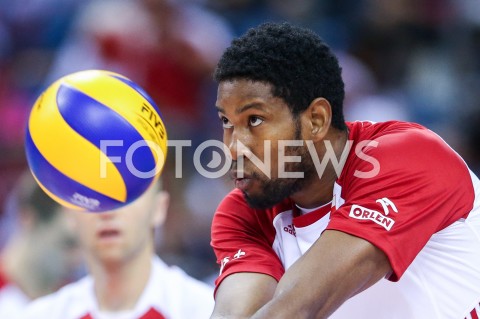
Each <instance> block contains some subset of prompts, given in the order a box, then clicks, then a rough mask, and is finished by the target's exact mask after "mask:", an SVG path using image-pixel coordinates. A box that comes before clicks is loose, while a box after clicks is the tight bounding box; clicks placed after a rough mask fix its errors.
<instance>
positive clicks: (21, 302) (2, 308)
mask: <svg viewBox="0 0 480 319" xmlns="http://www.w3.org/2000/svg"><path fill="white" fill-rule="evenodd" d="M29 302H30V299H29V298H28V297H27V296H26V295H25V294H24V293H23V291H21V290H20V289H19V288H18V287H17V286H15V285H12V284H8V283H7V284H5V285H3V286H2V287H0V318H1V319H3V318H14V316H15V314H17V313H19V312H20V311H22V310H23V309H25V306H26V305H27V304H28V303H29Z"/></svg>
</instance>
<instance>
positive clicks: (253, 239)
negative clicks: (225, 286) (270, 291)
mask: <svg viewBox="0 0 480 319" xmlns="http://www.w3.org/2000/svg"><path fill="white" fill-rule="evenodd" d="M274 238H275V229H274V227H273V225H272V221H271V220H270V215H269V213H268V212H266V211H264V210H261V211H257V210H255V209H252V208H250V207H249V206H248V204H247V203H246V202H245V200H244V198H243V195H242V193H241V192H240V191H239V190H238V189H235V190H233V191H232V192H231V193H230V194H228V195H227V196H226V197H225V198H224V199H223V201H222V202H221V203H220V205H219V206H218V208H217V211H216V212H215V215H214V217H213V222H212V241H211V245H212V247H213V250H214V252H215V255H216V258H217V263H218V264H219V265H220V275H219V277H218V278H217V280H216V281H215V285H216V287H218V286H219V285H220V283H221V281H222V280H223V279H224V278H225V277H227V276H228V275H231V274H233V273H238V272H258V273H262V274H266V275H270V276H272V277H273V278H275V279H276V280H277V281H278V280H280V278H281V276H282V275H283V273H284V268H283V265H282V263H281V261H280V259H279V258H278V256H277V254H276V253H275V251H274V250H273V248H272V244H273V241H274Z"/></svg>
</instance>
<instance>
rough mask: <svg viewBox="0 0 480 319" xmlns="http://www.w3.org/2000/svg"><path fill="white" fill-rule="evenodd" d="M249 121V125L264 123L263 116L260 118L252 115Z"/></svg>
mask: <svg viewBox="0 0 480 319" xmlns="http://www.w3.org/2000/svg"><path fill="white" fill-rule="evenodd" d="M248 121H249V123H248V124H249V125H250V126H253V127H255V126H259V125H260V124H262V123H263V120H262V119H261V118H259V117H258V116H250V118H249V119H248Z"/></svg>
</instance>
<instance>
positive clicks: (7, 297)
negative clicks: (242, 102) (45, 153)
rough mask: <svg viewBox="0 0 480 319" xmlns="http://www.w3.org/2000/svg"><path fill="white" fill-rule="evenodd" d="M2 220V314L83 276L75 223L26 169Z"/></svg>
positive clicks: (0, 298) (0, 292)
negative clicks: (74, 228) (74, 227)
mask: <svg viewBox="0 0 480 319" xmlns="http://www.w3.org/2000/svg"><path fill="white" fill-rule="evenodd" d="M4 212H5V213H4V214H3V215H2V219H1V221H0V233H1V237H2V240H1V243H0V247H2V248H1V251H0V318H13V314H14V313H15V312H16V311H19V310H23V309H24V307H25V305H26V304H27V303H28V302H29V301H30V300H31V299H35V298H38V297H41V296H44V295H47V294H49V293H52V292H54V291H56V290H57V289H59V288H60V287H61V286H63V285H65V284H67V283H69V282H70V281H73V280H76V279H78V277H79V276H80V274H82V269H83V268H82V265H83V263H82V259H81V256H80V253H79V249H78V243H77V240H76V236H75V233H74V231H73V227H72V225H71V223H70V222H69V220H68V219H67V218H66V216H65V215H64V214H60V213H59V212H58V205H57V204H56V202H54V201H53V200H52V199H51V198H50V197H48V196H47V195H46V194H45V193H44V192H43V191H42V190H41V189H40V187H39V186H38V185H37V183H36V182H35V180H34V179H33V177H32V175H31V174H30V172H25V173H23V174H22V175H21V176H20V178H19V179H18V182H17V184H16V185H15V187H14V188H13V190H12V191H11V193H10V196H9V197H8V199H7V202H6V205H5V211H4Z"/></svg>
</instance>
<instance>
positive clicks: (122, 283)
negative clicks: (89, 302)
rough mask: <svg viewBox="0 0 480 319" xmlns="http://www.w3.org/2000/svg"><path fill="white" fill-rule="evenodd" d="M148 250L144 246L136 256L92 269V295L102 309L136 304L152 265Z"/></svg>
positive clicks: (121, 308) (125, 308) (125, 307)
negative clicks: (93, 294) (93, 284)
mask: <svg viewBox="0 0 480 319" xmlns="http://www.w3.org/2000/svg"><path fill="white" fill-rule="evenodd" d="M152 255H153V252H152V251H151V250H143V251H142V252H140V253H139V255H138V256H136V257H135V258H131V259H129V260H128V261H123V262H121V263H116V264H108V265H107V264H105V265H100V266H99V267H94V268H95V269H92V271H91V272H92V275H93V277H94V281H95V296H96V299H97V303H98V307H99V309H100V310H101V311H110V312H111V311H125V310H131V309H133V308H134V307H135V305H136V303H137V301H138V299H139V298H140V296H141V294H142V292H143V290H144V289H145V286H146V285H147V282H148V279H149V278H150V273H151V268H152Z"/></svg>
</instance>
